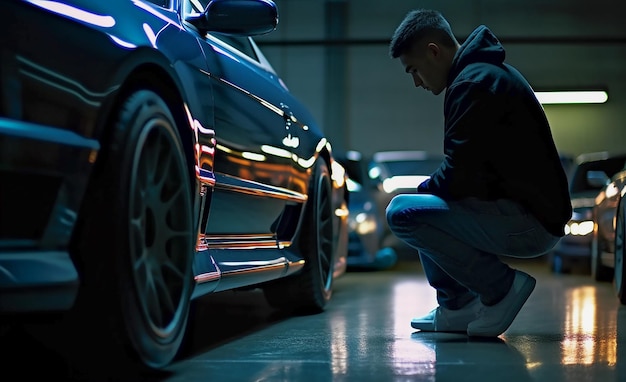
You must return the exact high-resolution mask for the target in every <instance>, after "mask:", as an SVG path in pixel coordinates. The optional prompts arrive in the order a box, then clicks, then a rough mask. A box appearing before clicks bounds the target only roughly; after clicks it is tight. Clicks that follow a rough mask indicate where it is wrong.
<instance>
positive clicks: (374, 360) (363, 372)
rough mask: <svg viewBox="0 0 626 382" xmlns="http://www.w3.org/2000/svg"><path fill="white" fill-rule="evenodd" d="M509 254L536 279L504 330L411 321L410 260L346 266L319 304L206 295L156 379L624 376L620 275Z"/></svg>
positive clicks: (421, 306)
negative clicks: (433, 329) (184, 342)
mask: <svg viewBox="0 0 626 382" xmlns="http://www.w3.org/2000/svg"><path fill="white" fill-rule="evenodd" d="M510 263H511V264H512V265H513V266H514V267H516V268H519V269H522V270H524V271H526V272H529V273H531V274H532V275H533V276H534V277H535V278H537V287H536V288H535V291H534V293H533V294H532V295H531V297H530V298H529V300H528V302H527V303H526V305H525V306H524V308H523V309H522V311H521V312H520V314H519V315H518V317H517V318H516V320H515V321H514V322H513V324H512V325H511V327H510V328H509V329H508V330H507V331H506V332H505V333H504V334H503V335H501V336H500V337H498V338H494V339H482V340H479V339H469V338H468V337H467V336H465V335H461V334H444V333H421V332H419V331H415V330H414V329H412V328H411V327H410V324H409V322H410V320H411V318H412V317H414V316H417V315H421V314H424V313H426V312H428V311H429V310H430V309H432V308H433V307H434V306H436V302H435V297H434V292H433V290H432V289H431V287H430V286H429V285H428V284H427V281H426V279H425V277H424V274H423V273H422V271H421V267H420V265H419V263H418V262H402V263H401V264H399V265H398V266H397V267H396V268H394V269H392V270H387V271H381V272H349V273H347V274H346V275H344V276H343V277H342V278H340V279H339V280H337V281H336V284H335V294H334V296H333V299H332V301H331V303H330V304H329V306H328V309H327V311H326V312H324V313H322V314H318V315H311V316H295V317H294V316H289V315H285V314H282V313H280V312H277V311H274V310H272V309H270V308H269V307H268V306H267V304H266V303H265V301H264V299H263V296H262V294H260V293H259V292H258V291H248V292H226V293H221V294H216V295H212V296H207V297H206V298H204V299H203V303H204V304H202V306H203V308H201V309H199V310H198V311H197V313H196V315H195V316H194V319H195V320H196V322H197V327H196V328H195V336H194V341H193V343H192V344H191V346H190V348H189V350H188V352H187V353H185V354H184V355H183V356H182V358H181V359H179V360H177V361H176V362H174V363H173V364H172V365H171V366H170V367H168V368H167V369H166V370H165V371H164V373H162V374H161V375H159V376H158V377H152V378H151V380H154V379H157V380H159V381H167V382H178V381H181V382H182V381H185V382H195V381H220V382H222V381H224V382H225V381H237V382H239V381H246V382H247V381H298V382H300V381H303V382H305V381H377V382H378V381H454V382H458V381H482V382H489V381H499V382H501V381H505V382H514V381H548V382H560V381H568V382H571V381H601V382H611V381H626V329H625V328H626V307H623V306H621V305H620V304H619V301H618V299H617V297H616V296H615V293H614V291H613V286H612V285H611V284H610V283H597V282H595V281H593V280H592V278H591V276H589V275H587V274H584V273H574V274H567V275H555V274H552V273H551V272H550V270H549V267H548V265H547V263H546V262H545V260H543V259H538V260H532V261H519V260H516V261H514V262H510ZM31 350H32V349H31ZM33 354H35V356H33ZM37 354H39V357H45V359H43V358H40V359H38V358H37ZM41 354H45V353H42V352H41V351H39V352H38V351H34V352H33V351H31V353H30V356H29V360H31V361H32V362H29V363H31V364H32V366H34V367H37V366H38V365H40V364H41V363H43V364H44V365H45V364H46V362H48V364H49V363H50V358H49V357H46V356H45V355H44V356H41ZM51 370H52V375H50V374H48V373H47V374H48V375H49V376H51V377H55V375H54V368H52V369H51ZM58 377H61V379H64V378H65V379H67V378H66V376H64V375H58ZM94 379H95V378H94ZM15 380H18V379H15ZM125 380H129V381H131V380H148V378H147V377H146V378H141V377H130V376H129V377H128V379H125Z"/></svg>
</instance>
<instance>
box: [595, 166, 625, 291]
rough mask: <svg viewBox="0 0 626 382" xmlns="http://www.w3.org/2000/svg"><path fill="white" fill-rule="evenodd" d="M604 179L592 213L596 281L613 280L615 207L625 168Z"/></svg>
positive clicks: (621, 190) (623, 183) (618, 198)
mask: <svg viewBox="0 0 626 382" xmlns="http://www.w3.org/2000/svg"><path fill="white" fill-rule="evenodd" d="M606 179H607V182H608V184H607V185H606V186H605V187H604V188H603V189H602V190H601V191H600V193H598V196H597V197H596V199H595V205H594V207H593V214H592V216H593V221H594V231H593V240H592V247H591V248H592V249H591V261H592V272H591V273H592V276H593V277H594V279H595V280H596V281H612V280H613V269H614V268H615V226H616V222H617V208H618V206H619V204H620V201H621V200H622V198H623V196H624V193H625V192H626V169H624V170H622V171H620V172H618V173H616V174H615V175H613V177H612V178H611V179H609V178H608V177H607V178H606Z"/></svg>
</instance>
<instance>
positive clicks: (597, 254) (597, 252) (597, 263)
mask: <svg viewBox="0 0 626 382" xmlns="http://www.w3.org/2000/svg"><path fill="white" fill-rule="evenodd" d="M591 277H593V279H594V280H596V281H600V282H604V281H612V280H613V269H612V268H610V267H607V266H606V265H604V264H602V248H601V247H600V240H599V239H598V232H597V230H596V231H594V232H593V238H592V240H591Z"/></svg>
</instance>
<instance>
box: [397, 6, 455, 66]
mask: <svg viewBox="0 0 626 382" xmlns="http://www.w3.org/2000/svg"><path fill="white" fill-rule="evenodd" d="M424 38H431V39H433V41H435V42H437V43H440V44H442V45H444V46H448V47H454V46H455V45H456V44H457V40H456V38H455V37H454V34H453V33H452V28H450V24H449V23H448V21H447V20H446V19H445V18H444V17H443V15H442V14H441V12H439V11H435V10H430V9H415V10H412V11H410V12H409V13H407V15H406V16H405V17H404V19H403V20H402V22H401V23H400V25H399V26H398V28H396V31H395V32H394V34H393V36H392V38H391V43H390V44H389V55H390V56H391V58H398V57H400V56H401V55H403V54H405V53H406V52H408V51H409V50H410V49H411V48H412V46H413V44H414V43H415V42H416V41H419V40H422V39H424Z"/></svg>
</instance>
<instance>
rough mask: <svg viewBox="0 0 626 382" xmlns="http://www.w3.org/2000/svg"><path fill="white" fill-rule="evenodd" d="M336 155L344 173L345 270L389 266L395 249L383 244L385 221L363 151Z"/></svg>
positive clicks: (376, 268) (381, 268)
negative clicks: (345, 194) (346, 217)
mask: <svg viewBox="0 0 626 382" xmlns="http://www.w3.org/2000/svg"><path fill="white" fill-rule="evenodd" d="M336 158H337V160H338V161H339V162H340V163H341V164H342V165H343V166H344V167H345V169H346V173H347V174H348V180H347V183H346V185H347V188H348V191H349V200H348V210H349V215H348V258H347V264H348V271H350V270H383V269H388V268H391V267H393V266H394V265H395V264H396V262H397V259H398V256H397V254H396V251H395V249H393V248H391V247H387V246H383V239H384V236H383V235H384V233H385V227H386V225H387V221H386V220H385V219H383V217H382V216H381V215H380V213H379V210H380V209H379V208H378V202H377V200H376V198H375V190H376V189H375V188H374V187H372V182H371V181H370V179H368V178H367V176H366V174H365V164H364V160H363V155H362V154H361V153H360V152H358V151H354V150H351V151H347V152H346V153H344V154H338V156H337V155H336Z"/></svg>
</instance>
